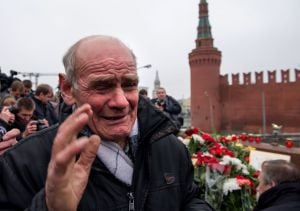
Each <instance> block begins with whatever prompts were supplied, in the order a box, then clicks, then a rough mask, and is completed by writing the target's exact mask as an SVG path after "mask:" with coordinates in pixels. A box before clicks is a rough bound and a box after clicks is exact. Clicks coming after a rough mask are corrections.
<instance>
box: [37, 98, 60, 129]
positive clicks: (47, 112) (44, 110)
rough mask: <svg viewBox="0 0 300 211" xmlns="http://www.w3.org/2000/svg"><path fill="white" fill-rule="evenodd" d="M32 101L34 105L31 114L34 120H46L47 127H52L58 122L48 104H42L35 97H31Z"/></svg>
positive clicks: (53, 110)
mask: <svg viewBox="0 0 300 211" xmlns="http://www.w3.org/2000/svg"><path fill="white" fill-rule="evenodd" d="M32 100H33V101H34V103H35V110H34V112H33V116H34V118H36V119H37V120H38V119H47V121H48V123H49V125H54V124H56V123H57V122H58V117H57V115H56V113H55V109H54V107H53V106H52V104H51V103H50V102H47V103H43V102H42V101H40V100H39V99H37V98H36V97H35V96H34V97H32Z"/></svg>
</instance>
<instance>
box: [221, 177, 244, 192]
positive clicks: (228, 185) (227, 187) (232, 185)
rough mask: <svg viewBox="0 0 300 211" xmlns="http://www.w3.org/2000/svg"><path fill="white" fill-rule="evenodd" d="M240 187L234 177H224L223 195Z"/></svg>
mask: <svg viewBox="0 0 300 211" xmlns="http://www.w3.org/2000/svg"><path fill="white" fill-rule="evenodd" d="M240 189H241V187H240V186H239V184H238V183H237V181H236V179H235V178H229V179H226V180H225V182H224V184H223V193H224V195H225V196H226V195H227V194H228V191H229V192H232V191H234V190H240Z"/></svg>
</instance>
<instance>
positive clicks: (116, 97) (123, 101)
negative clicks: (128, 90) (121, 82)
mask: <svg viewBox="0 0 300 211" xmlns="http://www.w3.org/2000/svg"><path fill="white" fill-rule="evenodd" d="M128 105H129V103H128V100H127V98H126V95H125V92H124V90H123V89H122V88H119V87H118V88H116V89H115V90H114V93H113V95H112V98H111V99H110V101H109V106H111V107H116V108H126V107H127V106H128Z"/></svg>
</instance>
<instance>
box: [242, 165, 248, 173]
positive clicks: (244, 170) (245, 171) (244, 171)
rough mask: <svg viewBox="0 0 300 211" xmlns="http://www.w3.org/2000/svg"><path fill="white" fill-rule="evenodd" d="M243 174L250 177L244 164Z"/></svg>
mask: <svg viewBox="0 0 300 211" xmlns="http://www.w3.org/2000/svg"><path fill="white" fill-rule="evenodd" d="M242 173H243V174H245V175H249V171H248V168H247V166H246V165H245V164H242Z"/></svg>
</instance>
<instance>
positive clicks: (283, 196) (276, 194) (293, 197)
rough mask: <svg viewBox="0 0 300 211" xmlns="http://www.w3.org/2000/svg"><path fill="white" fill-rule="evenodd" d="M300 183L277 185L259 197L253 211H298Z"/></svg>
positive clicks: (299, 205) (299, 208)
mask: <svg viewBox="0 0 300 211" xmlns="http://www.w3.org/2000/svg"><path fill="white" fill-rule="evenodd" d="M299 210H300V182H298V183H296V182H294V183H293V182H287V183H282V184H279V185H277V186H275V187H273V188H270V189H269V190H267V191H265V192H264V193H262V194H261V196H260V197H259V200H258V203H257V205H256V207H255V208H254V211H299Z"/></svg>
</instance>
